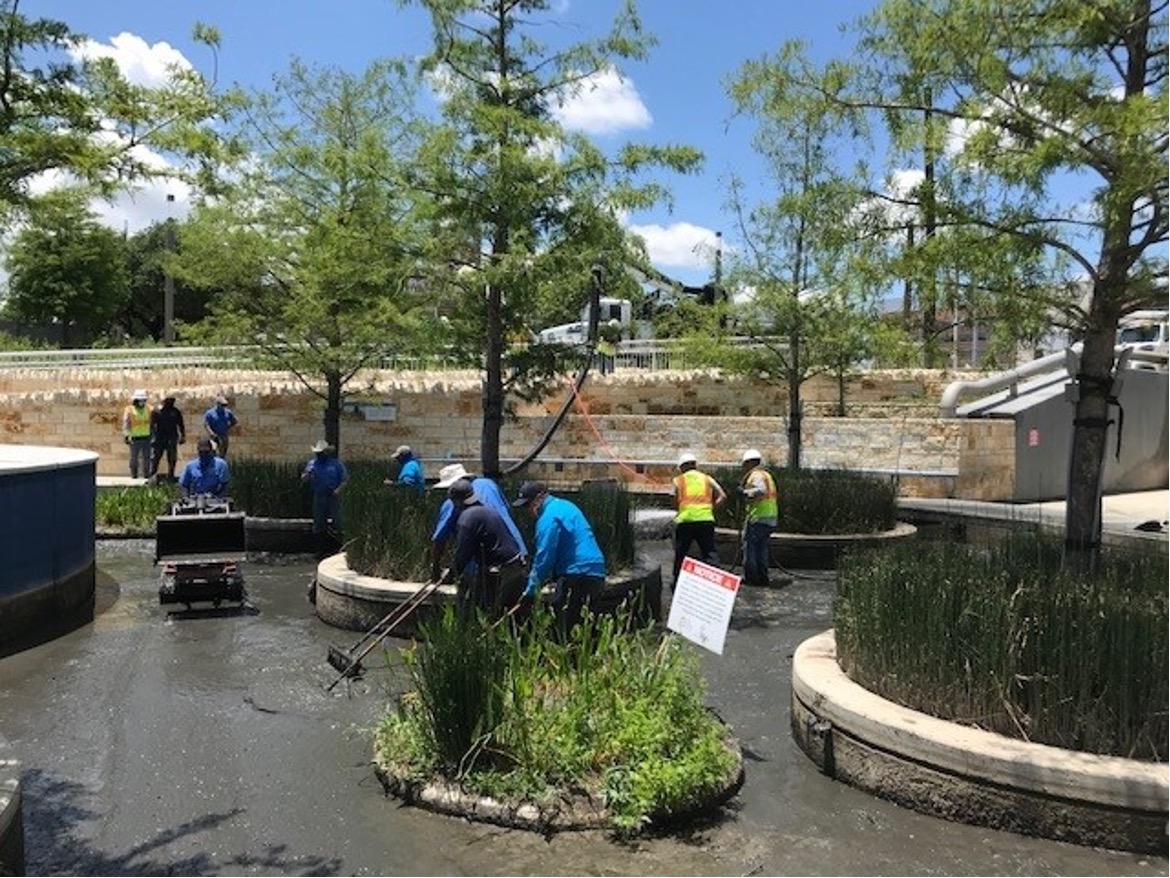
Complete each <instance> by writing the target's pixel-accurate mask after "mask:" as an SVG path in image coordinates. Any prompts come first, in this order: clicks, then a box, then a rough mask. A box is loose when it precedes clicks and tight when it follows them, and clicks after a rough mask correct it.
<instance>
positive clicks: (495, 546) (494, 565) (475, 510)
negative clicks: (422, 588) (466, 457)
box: [441, 479, 525, 616]
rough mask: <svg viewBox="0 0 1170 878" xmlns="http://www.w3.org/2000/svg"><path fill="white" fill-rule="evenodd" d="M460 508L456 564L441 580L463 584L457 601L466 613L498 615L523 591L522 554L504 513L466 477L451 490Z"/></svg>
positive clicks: (453, 500)
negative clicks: (480, 494)
mask: <svg viewBox="0 0 1170 878" xmlns="http://www.w3.org/2000/svg"><path fill="white" fill-rule="evenodd" d="M447 497H448V498H449V499H450V500H451V502H452V503H454V504H455V505H456V506H457V507H462V509H461V511H460V513H459V517H458V524H456V526H455V563H454V564H453V565H452V569H451V571H450V573H449V574H448V575H447V576H444V577H442V578H441V581H448V582H450V581H454V582H458V583H459V588H458V605H459V608H460V611H461V612H462V613H464V614H465V615H468V614H471V613H472V612H473V611H474V610H477V609H478V610H480V611H482V612H484V613H487V614H489V615H493V616H494V615H496V614H497V613H498V612H499V610H500V608H501V607H503V606H510V605H512V604H514V603H515V602H516V599H517V597H519V595H520V593H521V592H522V591H523V590H524V574H525V566H524V560H525V559H524V556H523V555H522V554H521V553H520V546H519V545H518V544H517V542H516V540H515V539H514V538H513V537H512V534H511V533H510V532H509V530H508V525H507V523H506V522H505V521H504V518H503V516H501V515H500V513H498V512H497V511H496V510H495V509H492V508H491V507H490V506H488V505H486V504H485V503H484V502H483V501H482V500H481V499H480V498H479V496H478V495H477V494H476V493H475V490H474V488H472V486H471V481H470V480H468V479H460V480H459V481H457V482H456V483H455V484H453V485H452V486H451V487H450V488H448V489H447Z"/></svg>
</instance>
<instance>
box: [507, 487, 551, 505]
mask: <svg viewBox="0 0 1170 878" xmlns="http://www.w3.org/2000/svg"><path fill="white" fill-rule="evenodd" d="M547 493H548V487H547V486H546V485H545V483H544V482H525V483H524V484H523V485H521V486H520V493H519V494H517V495H516V499H515V500H514V501H513V502H512V505H513V506H527V505H528V504H529V503H531V502H532V501H533V500H535V499H536V498H537V497H541V496H543V495H544V494H547Z"/></svg>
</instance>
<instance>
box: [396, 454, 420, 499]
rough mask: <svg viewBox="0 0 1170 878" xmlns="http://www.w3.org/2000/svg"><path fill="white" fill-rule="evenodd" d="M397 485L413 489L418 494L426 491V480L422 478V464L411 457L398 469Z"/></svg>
mask: <svg viewBox="0 0 1170 878" xmlns="http://www.w3.org/2000/svg"><path fill="white" fill-rule="evenodd" d="M397 482H398V484H400V485H406V486H407V487H409V488H414V490H415V491H417V492H418V493H419V494H421V493H422V492H423V491H425V490H426V487H427V480H426V477H425V476H423V469H422V464H420V463H419V462H418V461H417V460H415V459H414V458H413V457H412V458H410V460H408V461H406V462H405V463H403V464H402V466H401V467H399V469H398V479H397Z"/></svg>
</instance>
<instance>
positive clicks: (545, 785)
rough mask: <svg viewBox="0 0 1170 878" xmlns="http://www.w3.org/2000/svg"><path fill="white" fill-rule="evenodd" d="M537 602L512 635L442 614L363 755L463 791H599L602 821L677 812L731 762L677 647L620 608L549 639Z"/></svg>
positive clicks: (530, 795)
mask: <svg viewBox="0 0 1170 878" xmlns="http://www.w3.org/2000/svg"><path fill="white" fill-rule="evenodd" d="M551 624H552V622H551V618H550V615H549V613H548V612H547V611H545V610H540V609H538V610H537V611H536V612H535V614H534V616H533V618H532V620H530V623H529V624H528V625H526V626H525V627H523V628H522V629H521V630H520V632H519V634H518V635H516V634H514V633H513V632H512V631H511V630H509V629H508V628H506V627H504V626H498V627H496V628H492V627H491V626H488V625H486V624H484V622H483V620H482V618H480V619H475V620H470V621H460V619H459V618H458V615H457V614H456V613H455V612H454V611H453V610H451V609H450V608H448V610H447V611H446V612H445V613H444V615H443V616H442V618H441V619H440V620H438V621H434V622H430V623H424V625H423V626H422V628H423V631H422V637H421V641H422V643H421V644H420V645H418V646H415V647H414V648H413V649H412V650H411V651H410V653H408V656H409V658H408V660H407V666H408V667H409V668H410V671H411V678H412V681H413V684H414V691H412V692H409V693H407V694H406V695H405V696H403V697H402V698H401V699H399V701H398V702H397V704H396V705H395V706H393V707H392V708H391V709H390V710H388V711H387V713H386V714H385V715H384V716H383V718H382V720H381V722H380V723H379V725H378V727H377V729H376V732H375V758H376V760H377V761H378V762H379V764H381V765H382V766H383V767H386V768H389V769H390V770H392V771H394V772H395V773H396V774H398V775H400V776H408V777H411V778H414V779H416V780H419V781H425V780H427V779H429V778H430V776H431V775H432V774H433V773H434V772H435V771H438V772H439V773H441V774H443V775H445V776H447V777H448V778H451V779H453V780H458V781H459V782H460V783H461V784H462V786H463V787H464V788H465V789H467V790H469V791H472V792H475V793H479V794H482V795H491V796H495V797H503V798H510V799H513V800H515V799H527V800H535V801H541V800H544V799H547V798H549V797H552V796H555V795H556V794H557V793H558V791H565V790H568V789H585V790H589V791H592V792H594V793H596V794H598V795H600V796H601V797H602V798H603V799H604V800H605V802H606V804H607V806H608V807H609V809H610V811H611V814H612V816H613V821H614V826H615V827H616V828H617V829H619V830H621V831H623V832H628V831H633V830H636V829H637V828H639V827H641V826H642V825H643V824H645V823H646V822H648V821H650V820H652V819H655V818H661V817H666V816H669V815H673V814H678V813H682V812H687V811H690V810H692V809H693V808H694V806H695V805H696V804H697V803H699V802H701V801H703V800H704V799H706V798H707V797H709V796H710V795H711V794H712V793H714V792H716V791H718V790H719V789H721V788H722V787H723V785H724V784H725V782H726V780H727V777H728V775H729V773H730V772H731V771H732V770H733V769H734V767H735V765H736V762H737V756H736V754H735V753H733V752H732V751H731V750H729V749H728V748H727V747H726V746H725V745H724V728H723V726H722V725H721V724H720V723H719V722H718V720H717V719H716V718H715V717H714V716H713V715H712V714H711V713H710V712H709V711H708V710H707V709H706V708H705V707H704V706H703V703H702V702H703V697H704V694H705V687H704V684H703V679H702V677H701V676H700V674H699V671H698V659H697V656H696V654H695V652H694V650H693V648H691V647H690V645H689V644H686V643H685V642H684V641H682V640H680V639H679V638H676V637H675V636H673V635H668V636H667V637H666V638H661V637H660V636H659V635H658V633H657V632H656V629H655V628H654V626H652V625H650V626H647V627H644V628H640V627H636V626H634V625H632V623H631V621H630V617H629V616H627V615H625V614H618V615H616V616H603V617H598V618H595V619H593V620H592V624H591V625H580V626H578V627H577V628H575V629H574V631H573V634H572V635H571V636H570V638H569V640H568V642H566V643H560V642H557V641H556V640H555V639H553V638H551V637H549V636H548V634H547V632H548V630H549V628H550V626H551Z"/></svg>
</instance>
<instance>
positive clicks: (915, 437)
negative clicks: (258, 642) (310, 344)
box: [0, 369, 1015, 500]
mask: <svg viewBox="0 0 1170 878" xmlns="http://www.w3.org/2000/svg"><path fill="white" fill-rule="evenodd" d="M952 377H953V375H952V374H949V373H942V372H927V371H902V372H886V373H872V374H866V375H863V376H860V377H857V378H855V379H853V380H852V381H851V383H850V387H849V390H848V400H849V408H848V411H849V414H850V417H849V418H847V419H842V418H837V417H830V416H828V415H829V413H831V411H832V410H833V408H834V407H835V388H834V387H833V386H832V385H831V383H829V382H823V383H822V382H816V381H814V382H809V383H808V384H806V385H805V387H804V388H803V391H804V393H805V419H804V431H803V447H804V460H805V463H806V465H808V466H810V467H819V468H847V469H864V470H869V471H872V472H877V473H886V474H890V475H891V476H892V475H893V474H895V473H896V474H897V475H898V483H899V491H900V492H901V493H902V494H905V495H911V496H933V497H951V496H962V497H972V498H977V499H988V500H995V499H1002V498H1007V497H1010V496H1011V495H1012V492H1013V490H1014V485H1015V472H1014V469H1013V466H1014V453H1013V445H1012V443H1013V441H1014V434H1013V430H1012V425H1011V424H1010V423H996V422H978V423H976V422H969V421H964V420H960V419H952V420H940V419H939V418H938V417H937V416H936V409H937V404H936V402H937V399H938V397H939V394H940V393H941V391H942V387H943V386H944V384H945V383H946V382H947V381H948V380H949V379H950V378H952ZM355 384H356V385H358V386H363V387H366V386H368V387H371V388H373V389H372V390H370V391H369V392H368V393H365V394H363V395H362V396H361V397H360V398H356V399H355V400H353V401H351V402H349V403H347V404H346V406H345V409H344V412H343V414H342V424H341V433H342V446H343V454H344V455H345V456H346V457H348V458H350V459H359V458H366V459H378V458H387V457H388V455H389V452H390V450H392V449H393V448H394V447H395V446H397V445H399V444H408V445H410V446H411V447H413V448H415V449H416V450H417V452H418V453H419V455H420V457H421V458H422V459H423V461H424V463H425V465H426V466H427V468H428V470H431V471H435V470H436V469H437V467H438V466H439V465H441V463H443V462H445V461H451V460H459V461H465V462H467V463H468V464H469V465H472V466H473V465H474V464H475V462H476V461H477V460H478V458H479V448H480V438H481V432H482V423H481V403H482V399H481V385H480V380H479V376H478V374H476V373H467V372H463V373H459V372H414V373H372V374H370V375H368V376H359V378H358V380H357V381H356V382H355ZM140 385H141V386H145V387H147V388H148V390H149V391H150V392H151V393H152V394H155V395H157V394H159V393H161V392H163V391H164V390H171V389H174V388H178V390H177V391H175V392H176V394H177V396H178V404H179V406H180V408H181V409H182V410H183V411H184V414H185V415H186V418H187V420H188V432H189V433H190V434H191V435H195V434H196V432H197V430H198V429H199V419H200V418H201V417H202V414H203V412H204V410H205V409H206V408H207V407H208V405H209V404H210V400H211V399H212V398H213V397H214V396H215V395H216V394H219V393H224V394H226V395H227V396H228V398H229V400H230V401H231V404H232V408H233V410H234V411H235V412H236V414H237V415H238V416H239V419H240V427H239V428H238V430H237V431H233V440H232V451H231V456H232V457H254V458H262V459H272V460H282V461H284V460H288V459H290V458H297V459H299V458H300V457H301V456H303V454H304V453H305V449H307V448H308V447H309V446H310V445H311V444H312V443H313V442H314V441H316V440H317V439H319V438H320V435H321V428H322V427H321V408H320V401H319V399H318V398H317V397H315V396H313V395H311V394H309V393H308V392H307V391H305V390H304V388H303V387H302V386H301V385H300V384H299V383H298V382H296V381H294V380H292V379H290V378H288V377H286V376H284V375H282V374H279V373H264V372H231V371H221V372H212V371H210V370H199V369H192V370H188V371H186V372H167V371H156V372H150V371H132V370H124V371H121V372H103V371H89V372H86V371H82V370H78V371H74V372H61V373H51V372H50V373H44V372H31V371H30V372H21V371H20V370H10V371H6V372H3V373H0V436H4V437H6V438H8V439H9V440H10V441H21V442H29V443H34V444H52V445H66V446H71V447H77V448H85V449H88V450H91V451H94V452H96V453H97V454H98V455H99V460H98V474H99V475H102V476H123V475H126V472H127V462H126V449H125V446H124V445H123V444H122V440H121V434H120V430H119V427H118V417H119V413H120V412H121V410H122V407H123V406H124V405H125V398H126V396H127V395H128V393H130V392H131V388H133V387H136V386H140ZM62 388H69V389H62ZM561 401H562V400H561V398H560V395H558V397H557V398H551V399H548V400H545V401H543V402H541V403H537V404H527V403H519V404H518V405H517V407H516V412H515V414H516V418H515V420H510V421H508V422H507V423H506V424H505V426H504V430H503V432H502V434H501V457H502V458H503V459H504V460H505V461H511V460H517V459H519V458H521V457H523V456H524V455H526V454H527V452H528V451H529V450H530V449H531V448H533V447H534V446H535V445H536V443H537V441H538V440H539V439H540V438H541V437H542V436H543V435H544V433H545V432H546V430H547V429H548V427H549V425H550V423H551V420H552V418H553V416H554V414H555V412H556V411H557V409H559V407H560V404H561ZM579 403H580V404H579V406H578V407H577V408H576V409H575V410H574V412H575V413H574V414H571V415H570V416H569V417H568V418H566V420H565V423H564V424H563V425H562V427H561V429H560V430H559V431H558V432H557V434H556V436H555V437H554V438H553V439H552V441H551V443H550V444H549V445H548V447H547V448H546V449H545V451H544V452H543V453H542V455H541V461H542V464H543V465H544V466H546V467H548V468H549V471H548V472H542V473H541V475H542V476H544V477H547V479H546V480H547V481H549V482H550V483H552V484H554V485H558V484H561V483H579V482H580V481H583V480H585V479H596V478H607V477H618V478H622V479H624V480H627V481H631V482H634V483H636V484H637V486H638V487H639V488H640V489H648V490H667V489H668V486H669V479H670V477H671V476H672V475H673V471H674V463H675V461H676V460H677V457H678V452H679V450H680V449H683V448H687V449H690V450H692V451H694V452H695V453H696V454H697V455H698V457H699V459H700V461H701V462H702V463H703V464H704V465H706V466H711V465H720V464H727V465H734V466H738V464H739V457H738V451H739V449H742V448H747V447H756V448H760V449H761V450H762V451H763V453H764V455H765V456H766V458H767V459H768V460H769V461H772V462H777V463H780V462H783V461H784V460H785V459H786V457H787V439H786V432H785V431H786V418H785V417H784V412H785V409H786V405H787V402H786V397H785V390H784V388H783V387H779V386H774V385H769V384H764V383H762V382H756V381H750V380H747V379H743V378H737V377H723V376H720V375H718V374H717V373H714V372H710V371H688V372H652V373H640V372H619V373H617V374H614V375H609V376H606V377H604V378H600V377H595V378H591V379H590V380H589V381H588V382H587V384H586V385H585V388H584V390H583V391H582V393H581V396H580V401H579Z"/></svg>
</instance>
